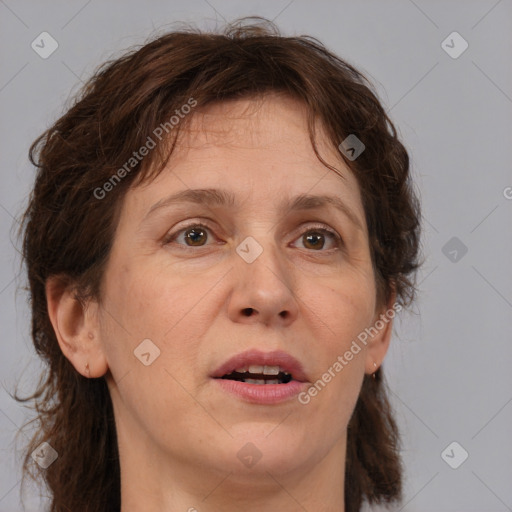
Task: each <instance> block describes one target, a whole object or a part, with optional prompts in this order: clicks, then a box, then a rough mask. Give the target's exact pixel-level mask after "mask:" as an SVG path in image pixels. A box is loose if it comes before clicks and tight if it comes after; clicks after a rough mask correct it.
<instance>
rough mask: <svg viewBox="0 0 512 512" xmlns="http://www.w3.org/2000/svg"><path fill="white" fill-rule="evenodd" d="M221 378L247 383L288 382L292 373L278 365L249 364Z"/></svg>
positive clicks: (291, 378)
mask: <svg viewBox="0 0 512 512" xmlns="http://www.w3.org/2000/svg"><path fill="white" fill-rule="evenodd" d="M221 379H227V380H234V381H238V382H245V383H247V384H260V385H262V384H263V385H265V384H288V382H290V381H292V380H293V377H292V374H291V373H288V372H286V371H284V370H282V369H281V368H280V367H279V366H260V365H251V366H249V367H244V368H237V369H236V370H235V371H233V372H231V373H229V374H226V375H223V376H222V377H221Z"/></svg>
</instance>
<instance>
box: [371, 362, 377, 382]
mask: <svg viewBox="0 0 512 512" xmlns="http://www.w3.org/2000/svg"><path fill="white" fill-rule="evenodd" d="M373 366H374V367H375V372H376V371H377V363H373ZM375 372H373V373H372V377H373V378H374V379H375Z"/></svg>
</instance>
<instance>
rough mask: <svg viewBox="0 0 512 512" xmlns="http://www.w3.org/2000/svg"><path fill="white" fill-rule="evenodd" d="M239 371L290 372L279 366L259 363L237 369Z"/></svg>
mask: <svg viewBox="0 0 512 512" xmlns="http://www.w3.org/2000/svg"><path fill="white" fill-rule="evenodd" d="M235 371H236V372H237V373H246V372H249V373H259V374H263V375H278V374H279V373H280V372H282V373H284V374H288V372H286V371H284V370H282V369H281V367H279V366H262V365H259V364H251V365H250V366H244V367H242V368H237V369H236V370H235Z"/></svg>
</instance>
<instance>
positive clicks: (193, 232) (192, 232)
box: [186, 228, 204, 245]
mask: <svg viewBox="0 0 512 512" xmlns="http://www.w3.org/2000/svg"><path fill="white" fill-rule="evenodd" d="M187 233H189V234H188V235H187V236H186V238H187V240H190V241H191V242H192V243H193V244H196V242H201V240H200V239H199V238H200V237H201V236H203V237H204V231H203V229H202V228H192V229H188V230H187ZM199 233H200V234H199ZM198 245H200V244H198Z"/></svg>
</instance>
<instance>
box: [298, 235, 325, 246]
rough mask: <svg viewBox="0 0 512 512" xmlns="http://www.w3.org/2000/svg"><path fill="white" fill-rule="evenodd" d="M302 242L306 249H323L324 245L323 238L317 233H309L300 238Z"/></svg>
mask: <svg viewBox="0 0 512 512" xmlns="http://www.w3.org/2000/svg"><path fill="white" fill-rule="evenodd" d="M302 240H303V243H304V246H305V247H306V248H307V249H323V247H324V245H325V236H324V235H323V234H322V233H320V232H318V231H309V232H308V234H305V235H303V236H302ZM308 246H309V247H308Z"/></svg>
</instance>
